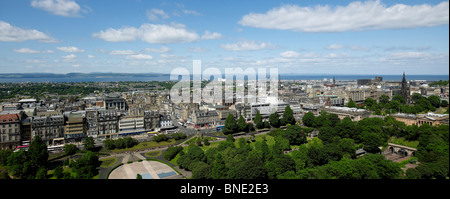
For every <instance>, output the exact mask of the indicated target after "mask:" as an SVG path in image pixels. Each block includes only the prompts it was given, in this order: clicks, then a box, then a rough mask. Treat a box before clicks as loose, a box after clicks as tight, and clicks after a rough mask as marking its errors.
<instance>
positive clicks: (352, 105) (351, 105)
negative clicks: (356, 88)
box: [345, 98, 357, 108]
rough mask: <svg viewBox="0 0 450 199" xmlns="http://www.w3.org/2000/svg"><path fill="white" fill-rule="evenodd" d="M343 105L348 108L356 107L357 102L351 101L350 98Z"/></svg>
mask: <svg viewBox="0 0 450 199" xmlns="http://www.w3.org/2000/svg"><path fill="white" fill-rule="evenodd" d="M345 106H346V107H349V108H356V107H357V104H356V103H355V102H354V101H353V99H352V98H350V101H348V103H347V105H345Z"/></svg>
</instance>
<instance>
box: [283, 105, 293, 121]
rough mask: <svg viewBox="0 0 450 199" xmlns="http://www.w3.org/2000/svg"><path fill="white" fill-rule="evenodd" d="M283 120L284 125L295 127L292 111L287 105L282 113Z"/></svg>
mask: <svg viewBox="0 0 450 199" xmlns="http://www.w3.org/2000/svg"><path fill="white" fill-rule="evenodd" d="M283 120H284V121H285V123H286V124H290V125H295V118H294V111H292V109H291V106H289V105H287V106H286V108H285V109H284V112H283Z"/></svg>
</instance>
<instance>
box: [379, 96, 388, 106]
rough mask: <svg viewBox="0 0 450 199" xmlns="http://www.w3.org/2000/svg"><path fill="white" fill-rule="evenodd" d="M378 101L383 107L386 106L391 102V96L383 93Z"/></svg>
mask: <svg viewBox="0 0 450 199" xmlns="http://www.w3.org/2000/svg"><path fill="white" fill-rule="evenodd" d="M378 101H379V103H380V105H381V106H382V107H385V105H386V104H387V103H389V96H387V95H385V94H383V95H381V96H380V97H379V98H378Z"/></svg>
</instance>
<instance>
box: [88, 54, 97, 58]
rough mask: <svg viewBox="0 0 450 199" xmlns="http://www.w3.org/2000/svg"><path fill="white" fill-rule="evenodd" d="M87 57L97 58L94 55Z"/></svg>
mask: <svg viewBox="0 0 450 199" xmlns="http://www.w3.org/2000/svg"><path fill="white" fill-rule="evenodd" d="M87 57H88V58H95V56H94V55H88V56H87Z"/></svg>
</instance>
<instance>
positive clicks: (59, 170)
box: [53, 166, 64, 179]
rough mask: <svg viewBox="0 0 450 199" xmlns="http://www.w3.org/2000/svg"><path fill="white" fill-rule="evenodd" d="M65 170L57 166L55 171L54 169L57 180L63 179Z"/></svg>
mask: <svg viewBox="0 0 450 199" xmlns="http://www.w3.org/2000/svg"><path fill="white" fill-rule="evenodd" d="M63 171H64V170H63V168H62V166H57V167H56V168H55V169H53V176H55V177H56V179H61V178H62V177H63Z"/></svg>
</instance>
